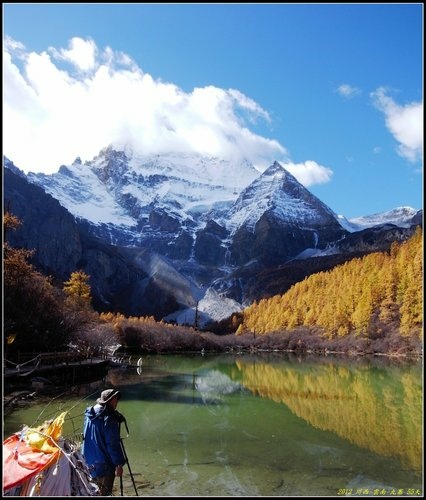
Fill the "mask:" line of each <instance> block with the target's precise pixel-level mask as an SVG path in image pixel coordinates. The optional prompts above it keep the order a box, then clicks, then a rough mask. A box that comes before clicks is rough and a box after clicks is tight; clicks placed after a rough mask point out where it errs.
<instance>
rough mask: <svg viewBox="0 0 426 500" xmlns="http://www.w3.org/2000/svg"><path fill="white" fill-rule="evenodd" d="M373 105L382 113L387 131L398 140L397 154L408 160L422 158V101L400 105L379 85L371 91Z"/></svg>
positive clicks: (419, 159)
mask: <svg viewBox="0 0 426 500" xmlns="http://www.w3.org/2000/svg"><path fill="white" fill-rule="evenodd" d="M371 97H372V99H373V102H374V104H375V106H376V107H377V108H378V109H379V110H380V111H382V112H383V113H384V115H385V123H386V127H387V129H388V130H389V132H390V133H391V134H392V135H393V136H394V138H395V139H396V140H397V141H398V142H399V145H398V147H397V151H398V154H399V155H401V156H402V157H404V158H406V159H407V160H409V161H410V162H413V163H414V162H416V161H421V160H422V159H423V103H422V102H413V103H410V104H406V105H405V106H400V105H399V104H397V103H396V102H395V101H394V100H393V99H392V98H391V97H389V95H388V91H387V90H386V89H385V88H383V87H380V88H378V89H377V90H376V91H375V92H372V93H371Z"/></svg>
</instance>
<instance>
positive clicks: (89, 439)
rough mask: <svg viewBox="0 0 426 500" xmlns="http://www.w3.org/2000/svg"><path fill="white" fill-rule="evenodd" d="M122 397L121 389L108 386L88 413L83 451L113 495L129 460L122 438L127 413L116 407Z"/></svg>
mask: <svg viewBox="0 0 426 500" xmlns="http://www.w3.org/2000/svg"><path fill="white" fill-rule="evenodd" d="M119 399H120V392H119V391H116V390H114V389H106V390H105V391H102V393H101V397H100V398H98V399H97V400H96V403H97V404H95V406H92V407H89V408H87V409H86V411H85V413H84V428H83V447H82V450H81V451H82V454H83V456H84V458H85V460H86V463H87V465H88V467H89V471H90V473H91V475H92V477H93V480H94V481H95V482H96V484H97V485H98V486H99V489H100V494H101V495H102V496H109V495H112V487H113V485H114V478H115V476H118V477H121V476H122V475H123V466H124V464H125V463H126V459H125V456H124V452H123V448H122V445H121V441H120V423H121V422H123V421H124V417H123V416H122V415H121V414H120V413H118V411H117V410H116V408H117V404H118V400H119Z"/></svg>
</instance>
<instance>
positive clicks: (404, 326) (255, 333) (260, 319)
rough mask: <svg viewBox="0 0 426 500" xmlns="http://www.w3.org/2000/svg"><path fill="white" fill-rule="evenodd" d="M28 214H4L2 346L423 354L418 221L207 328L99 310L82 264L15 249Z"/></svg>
mask: <svg viewBox="0 0 426 500" xmlns="http://www.w3.org/2000/svg"><path fill="white" fill-rule="evenodd" d="M20 225H21V221H20V220H19V219H18V218H17V217H16V216H14V215H13V214H11V213H8V212H6V213H5V214H4V216H3V226H4V244H3V262H4V337H3V339H4V354H5V356H6V357H7V358H9V359H13V358H14V357H16V356H19V352H31V351H32V352H49V351H58V350H61V349H62V350H65V349H69V348H72V349H78V350H79V351H81V352H87V353H90V354H96V353H97V352H99V351H100V350H102V348H104V347H105V346H110V345H121V346H123V347H124V348H128V349H136V350H139V351H141V352H182V351H195V350H198V351H199V350H200V349H205V350H210V351H224V350H233V349H241V348H247V349H251V350H253V349H255V350H256V349H259V350H262V349H265V350H295V351H307V352H311V351H313V352H316V351H319V352H324V351H325V352H327V350H337V351H339V352H348V351H349V352H356V353H366V352H367V353H368V352H373V353H374V352H379V353H386V354H389V353H391V354H392V353H393V354H421V353H422V340H423V338H422V327H423V300H422V298H423V297H422V283H423V254H422V230H421V228H420V227H419V228H418V229H417V230H416V232H415V234H414V235H413V236H412V237H411V238H410V239H409V240H407V241H405V242H402V243H393V244H392V246H391V248H390V250H389V251H388V252H384V253H373V254H369V255H367V256H364V257H362V258H355V259H353V260H351V261H348V262H346V263H345V264H343V265H340V266H337V267H335V268H334V269H332V270H330V271H327V272H321V273H317V274H314V275H311V276H309V277H308V278H306V279H305V280H304V281H302V282H299V283H297V284H296V285H294V286H293V287H292V288H291V289H289V290H288V291H287V292H286V293H285V294H283V295H276V296H274V297H270V298H267V299H262V300H260V301H259V302H256V303H253V304H252V305H250V306H249V307H248V308H246V309H244V310H243V311H242V312H240V313H234V314H233V315H232V316H231V317H230V318H228V320H226V321H223V322H220V323H217V324H212V325H210V326H209V328H208V331H200V330H199V329H198V328H197V327H196V325H172V324H168V323H165V322H163V321H159V322H158V321H155V320H154V319H153V318H152V317H137V318H136V317H126V316H124V315H123V314H120V312H117V311H114V312H109V313H98V312H97V311H95V310H94V309H93V307H92V305H91V289H90V276H87V275H86V274H85V273H84V272H83V271H81V270H79V269H76V270H75V272H73V273H72V274H71V276H70V277H69V279H68V280H67V281H65V282H58V280H55V279H54V278H52V277H50V276H45V275H44V274H43V273H42V272H40V271H39V270H37V269H36V267H35V266H34V265H33V264H32V263H31V260H32V257H33V255H34V251H30V250H26V249H20V248H13V247H11V246H10V245H9V244H8V243H7V234H8V232H9V231H16V230H19V226H20Z"/></svg>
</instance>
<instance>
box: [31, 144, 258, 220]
mask: <svg viewBox="0 0 426 500" xmlns="http://www.w3.org/2000/svg"><path fill="white" fill-rule="evenodd" d="M258 175H259V172H258V171H257V170H256V169H255V168H254V167H253V165H252V164H250V163H249V162H247V161H243V162H241V163H231V162H230V161H228V160H223V159H219V158H216V157H204V156H201V155H198V154H193V155H189V154H179V153H176V154H171V153H170V154H168V155H161V156H159V155H153V156H140V155H139V156H136V155H133V154H132V153H131V152H130V153H129V152H127V154H126V153H124V152H117V151H114V150H113V149H112V148H111V147H108V148H105V149H104V150H102V151H101V152H100V154H99V155H98V156H96V157H95V158H94V159H93V160H91V161H87V162H85V163H84V164H83V163H82V162H81V160H80V159H79V158H77V159H76V160H75V161H74V162H73V163H72V164H71V165H69V166H62V167H61V168H60V169H59V171H58V172H57V173H55V174H51V175H45V174H34V173H29V174H28V179H29V180H30V181H31V182H33V183H35V184H39V185H41V186H42V187H43V188H44V189H45V190H46V191H47V192H48V193H49V194H51V195H52V196H53V197H55V198H56V199H58V200H59V202H60V203H61V205H62V206H64V207H65V208H67V209H68V210H69V211H70V212H71V213H73V214H74V215H75V216H76V217H80V218H82V219H86V220H88V221H89V222H91V223H93V224H102V223H103V224H113V225H116V226H121V227H123V228H125V227H127V228H128V229H133V230H135V229H136V226H137V224H138V221H139V220H140V219H141V218H144V217H145V218H146V219H148V216H149V213H150V212H151V210H152V207H153V206H155V207H156V208H157V209H161V208H164V209H165V210H166V211H167V212H169V213H171V214H173V216H175V217H176V218H178V219H180V220H186V219H189V221H190V222H191V221H192V222H194V223H195V221H194V217H195V219H196V218H197V215H198V214H199V213H205V212H207V211H208V210H211V209H212V208H214V207H216V206H218V207H221V206H226V205H227V204H230V203H232V202H233V201H235V199H236V198H237V196H238V194H239V193H240V191H241V189H242V188H244V187H245V186H246V185H247V184H249V183H250V182H251V181H252V180H253V179H254V178H255V177H256V176H258Z"/></svg>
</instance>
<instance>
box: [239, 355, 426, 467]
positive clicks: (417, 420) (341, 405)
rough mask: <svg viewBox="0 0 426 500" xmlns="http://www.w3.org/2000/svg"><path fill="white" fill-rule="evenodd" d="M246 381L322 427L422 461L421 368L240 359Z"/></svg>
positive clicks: (405, 459) (409, 462)
mask: <svg viewBox="0 0 426 500" xmlns="http://www.w3.org/2000/svg"><path fill="white" fill-rule="evenodd" d="M236 366H237V367H238V370H239V372H240V373H239V374H238V375H236V374H234V376H237V377H238V380H239V381H240V382H241V384H242V385H243V386H244V387H245V388H247V389H249V390H250V391H251V392H252V393H253V394H256V395H258V396H261V397H263V398H269V399H272V400H273V401H276V402H280V403H284V404H285V405H286V406H287V407H288V408H289V409H290V410H291V411H292V412H294V414H296V415H297V416H298V417H301V418H303V419H304V420H306V421H307V422H308V423H309V424H311V425H313V426H315V427H317V428H318V429H321V430H326V431H332V432H335V433H336V434H337V435H338V436H340V437H342V438H344V439H346V440H348V441H350V442H351V443H354V444H356V445H357V446H360V447H363V448H366V449H369V450H371V451H373V452H375V453H378V454H380V455H382V456H397V457H399V458H400V459H401V461H402V463H403V464H405V465H406V466H408V467H410V468H412V469H414V470H420V469H421V466H422V449H421V448H422V443H421V439H419V436H422V411H421V404H422V384H421V378H420V377H419V371H418V369H415V368H414V367H409V366H408V367H407V368H406V369H405V370H403V371H401V369H399V370H398V371H395V373H392V371H391V372H389V368H386V369H381V368H380V367H374V366H373V367H371V366H369V365H367V364H366V365H365V366H363V367H360V366H359V365H358V364H356V365H354V366H352V365H350V364H347V365H339V364H336V363H334V362H333V363H332V362H328V363H327V362H323V363H321V364H319V363H314V364H310V363H307V362H303V363H292V364H290V363H287V364H285V365H283V364H271V363H266V362H261V361H255V362H253V361H244V359H241V360H237V361H236Z"/></svg>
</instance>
